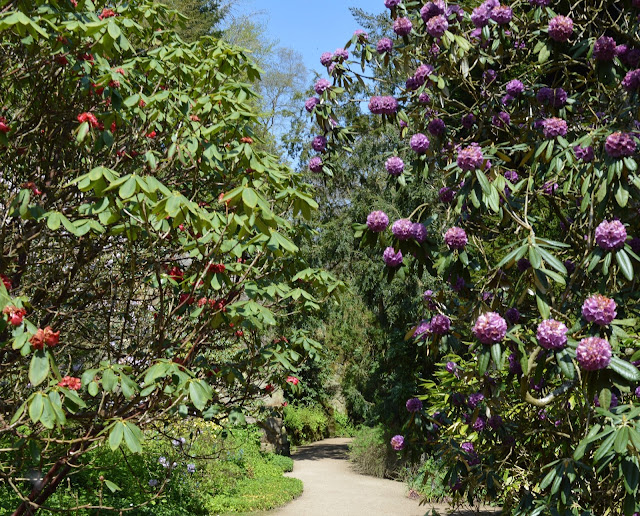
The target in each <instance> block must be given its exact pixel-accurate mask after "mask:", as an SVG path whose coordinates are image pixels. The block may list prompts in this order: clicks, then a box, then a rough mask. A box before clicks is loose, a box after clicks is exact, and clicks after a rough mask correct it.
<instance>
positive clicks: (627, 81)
mask: <svg viewBox="0 0 640 516" xmlns="http://www.w3.org/2000/svg"><path fill="white" fill-rule="evenodd" d="M621 84H622V87H623V88H624V89H625V90H626V91H628V92H629V93H633V92H634V91H636V90H637V89H639V88H640V70H638V69H636V70H629V71H628V72H627V74H626V75H625V76H624V79H622V83H621Z"/></svg>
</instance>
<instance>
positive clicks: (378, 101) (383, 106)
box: [369, 96, 398, 115]
mask: <svg viewBox="0 0 640 516" xmlns="http://www.w3.org/2000/svg"><path fill="white" fill-rule="evenodd" d="M369 111H371V113H373V114H374V115H392V114H394V113H395V112H396V111H398V101H397V100H396V99H395V98H394V97H391V96H385V97H371V99H370V100H369Z"/></svg>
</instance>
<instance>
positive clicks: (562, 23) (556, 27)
mask: <svg viewBox="0 0 640 516" xmlns="http://www.w3.org/2000/svg"><path fill="white" fill-rule="evenodd" d="M572 35H573V20H572V19H571V18H569V17H568V16H562V15H560V16H555V17H554V18H551V20H549V37H550V38H551V39H553V40H554V41H559V42H560V43H563V42H565V41H569V39H570V38H571V36H572Z"/></svg>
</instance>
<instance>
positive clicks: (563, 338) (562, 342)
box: [536, 319, 569, 349]
mask: <svg viewBox="0 0 640 516" xmlns="http://www.w3.org/2000/svg"><path fill="white" fill-rule="evenodd" d="M568 331H569V329H568V328H567V327H566V326H565V325H564V323H561V322H560V321H556V320H555V319H545V320H544V321H542V322H541V323H540V324H539V325H538V330H537V332H536V338H537V339H538V344H540V346H542V347H543V348H545V349H563V348H564V347H565V346H566V345H567V332H568Z"/></svg>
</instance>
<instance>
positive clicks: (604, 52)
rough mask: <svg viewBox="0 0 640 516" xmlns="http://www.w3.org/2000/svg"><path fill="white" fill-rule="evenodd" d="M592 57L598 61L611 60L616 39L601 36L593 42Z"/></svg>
mask: <svg viewBox="0 0 640 516" xmlns="http://www.w3.org/2000/svg"><path fill="white" fill-rule="evenodd" d="M593 57H594V58H595V59H596V60H598V61H613V59H614V58H615V57H616V40H615V39H613V38H611V37H609V36H602V37H600V38H598V39H597V40H596V42H595V43H594V44H593Z"/></svg>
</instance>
